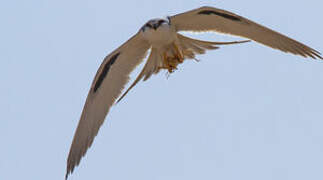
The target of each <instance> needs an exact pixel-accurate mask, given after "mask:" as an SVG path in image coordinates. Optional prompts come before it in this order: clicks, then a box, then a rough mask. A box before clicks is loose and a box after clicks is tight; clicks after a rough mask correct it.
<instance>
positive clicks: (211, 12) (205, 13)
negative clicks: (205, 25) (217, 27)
mask: <svg viewBox="0 0 323 180" xmlns="http://www.w3.org/2000/svg"><path fill="white" fill-rule="evenodd" d="M197 14H204V15H210V14H214V15H218V16H221V17H224V18H227V19H230V20H232V21H241V19H240V18H238V17H235V16H232V15H230V14H225V13H221V12H216V11H211V10H203V11H200V12H198V13H197Z"/></svg>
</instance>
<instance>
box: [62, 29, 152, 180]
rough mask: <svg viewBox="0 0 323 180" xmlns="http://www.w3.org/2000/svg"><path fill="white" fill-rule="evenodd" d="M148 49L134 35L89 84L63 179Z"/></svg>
mask: <svg viewBox="0 0 323 180" xmlns="http://www.w3.org/2000/svg"><path fill="white" fill-rule="evenodd" d="M149 48H150V45H149V43H148V42H147V41H145V40H144V39H143V38H142V36H141V34H140V33H137V34H136V35H135V36H133V37H132V38H131V39H129V40H128V41H127V42H126V43H124V44H123V45H122V46H120V47H119V48H118V49H116V50H115V51H113V52H112V53H111V54H109V55H108V56H107V57H106V58H105V59H104V61H103V63H102V64H101V66H100V68H99V70H98V71H97V74H96V76H95V78H94V80H93V82H92V85H91V89H90V92H89V94H88V97H87V99H86V102H85V105H84V108H83V112H82V115H81V118H80V121H79V124H78V127H77V129H76V132H75V134H74V138H73V142H72V146H71V149H70V152H69V155H68V159H67V170H66V176H65V178H67V177H68V175H69V173H72V172H73V170H74V168H75V166H77V165H78V164H79V163H80V160H81V158H82V157H83V156H84V155H85V153H86V151H87V149H88V148H89V147H90V146H91V144H92V142H93V139H94V138H95V136H96V135H97V134H98V131H99V128H100V126H101V125H102V123H103V121H104V119H105V117H106V115H107V113H108V111H109V109H110V107H111V106H112V105H113V104H114V102H115V100H116V98H117V97H118V96H120V94H121V91H122V89H123V88H124V86H125V85H126V83H127V82H128V80H129V74H130V73H131V72H132V70H133V69H134V68H135V67H136V66H137V65H138V64H140V62H142V60H143V59H144V58H145V56H146V53H147V51H148V49H149Z"/></svg>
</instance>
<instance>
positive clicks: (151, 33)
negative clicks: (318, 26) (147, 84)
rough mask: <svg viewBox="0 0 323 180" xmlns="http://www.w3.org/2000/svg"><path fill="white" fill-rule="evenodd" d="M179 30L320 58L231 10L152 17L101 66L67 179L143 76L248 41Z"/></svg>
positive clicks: (72, 151) (78, 131)
mask: <svg viewBox="0 0 323 180" xmlns="http://www.w3.org/2000/svg"><path fill="white" fill-rule="evenodd" d="M179 31H193V32H203V31H213V32H219V33H225V34H230V35H235V36H241V37H245V38H247V39H250V40H253V41H256V42H259V43H261V44H264V45H266V46H269V47H271V48H274V49H278V50H281V51H284V52H289V53H293V54H295V55H301V56H303V57H311V58H314V59H316V58H319V59H322V57H321V56H320V53H319V52H318V51H316V50H314V49H312V48H310V47H308V46H306V45H304V44H302V43H300V42H297V41H295V40H293V39H291V38H289V37H287V36H284V35H282V34H280V33H278V32H275V31H273V30H270V29H268V28H266V27H264V26H262V25H259V24H257V23H255V22H252V21H250V20H248V19H246V18H243V17H241V16H239V15H236V14H233V13H231V12H228V11H225V10H221V9H217V8H213V7H201V8H198V9H194V10H191V11H188V12H185V13H182V14H178V15H175V16H171V17H168V19H153V20H150V21H148V22H147V23H146V24H145V25H144V26H143V27H142V28H141V29H140V30H139V32H138V33H137V34H136V35H134V36H133V37H132V38H131V39H129V40H128V41H127V42H125V43H124V44H123V45H121V46H120V47H119V48H117V49H116V50H114V51H113V52H112V53H111V54H109V55H108V56H107V57H106V58H105V59H104V61H103V63H102V64H101V66H100V68H99V69H98V71H97V74H96V76H95V78H94V80H93V83H92V85H91V89H90V91H89V94H88V97H87V99H86V103H85V106H84V109H83V112H82V115H81V118H80V121H79V124H78V127H77V129H76V132H75V135H74V138H73V142H72V145H71V149H70V152H69V155H68V159H67V171H66V178H67V177H68V175H69V174H70V173H72V172H73V170H74V168H75V166H77V165H78V164H79V163H80V160H81V158H82V157H83V156H84V155H85V153H86V151H87V149H88V148H89V147H90V146H91V144H92V142H93V140H94V137H95V136H96V135H97V133H98V131H99V128H100V126H101V125H102V123H103V122H104V119H105V117H106V115H107V113H108V112H109V109H110V108H111V106H112V105H113V104H114V103H115V102H116V101H118V98H119V100H121V99H122V98H123V97H124V96H125V95H126V94H127V92H128V91H129V90H130V89H131V88H132V87H134V86H135V85H136V83H137V82H139V81H140V80H141V79H142V78H143V79H144V80H147V79H148V78H149V77H151V75H152V74H155V73H158V72H159V71H160V70H162V69H166V70H168V72H169V73H171V72H173V71H174V70H175V69H176V67H177V65H178V64H181V63H183V61H184V60H186V59H195V55H196V54H203V53H205V51H206V50H212V49H217V48H218V47H217V46H216V45H228V44H237V43H244V42H248V41H249V40H247V41H236V42H208V41H201V40H195V39H192V38H188V37H185V36H183V35H181V34H179V33H178V32H179ZM149 49H150V54H149V56H148V59H147V62H146V64H145V66H144V67H143V69H142V71H141V72H140V74H139V75H138V77H137V78H136V79H135V81H134V82H133V84H131V86H130V87H129V89H128V90H127V91H125V93H124V94H123V95H121V91H122V90H123V89H124V87H125V85H126V84H127V83H128V81H129V74H130V73H131V72H132V71H133V70H134V68H135V67H136V66H137V65H138V64H140V63H141V62H142V61H143V59H144V58H145V57H146V55H147V52H148V50H149Z"/></svg>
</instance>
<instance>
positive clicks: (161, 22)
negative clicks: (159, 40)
mask: <svg viewBox="0 0 323 180" xmlns="http://www.w3.org/2000/svg"><path fill="white" fill-rule="evenodd" d="M164 22H166V21H165V20H163V19H161V20H159V21H158V24H159V25H160V24H163V23H164Z"/></svg>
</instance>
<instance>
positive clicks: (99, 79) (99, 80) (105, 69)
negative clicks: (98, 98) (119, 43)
mask: <svg viewBox="0 0 323 180" xmlns="http://www.w3.org/2000/svg"><path fill="white" fill-rule="evenodd" d="M119 55H120V52H118V53H117V54H115V55H113V56H112V57H111V58H110V60H109V62H107V63H106V64H105V65H104V68H103V70H102V72H101V74H100V76H99V78H98V80H97V81H96V83H95V85H94V89H93V90H94V92H96V91H97V90H98V88H99V87H100V86H101V84H102V82H103V80H104V78H105V77H106V76H107V74H108V72H109V69H110V67H111V66H112V64H113V63H114V62H115V61H116V59H117V58H118V56H119Z"/></svg>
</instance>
